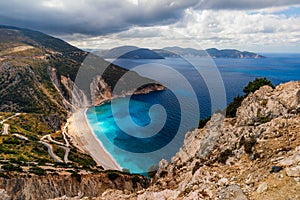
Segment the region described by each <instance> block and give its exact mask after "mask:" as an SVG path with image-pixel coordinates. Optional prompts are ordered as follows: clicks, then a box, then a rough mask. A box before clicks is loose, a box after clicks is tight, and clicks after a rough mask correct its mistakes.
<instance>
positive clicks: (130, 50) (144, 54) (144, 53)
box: [98, 46, 164, 59]
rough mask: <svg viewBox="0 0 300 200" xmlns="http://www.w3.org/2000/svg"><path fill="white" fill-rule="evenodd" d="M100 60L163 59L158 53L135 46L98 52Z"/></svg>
mask: <svg viewBox="0 0 300 200" xmlns="http://www.w3.org/2000/svg"><path fill="white" fill-rule="evenodd" d="M98 55H99V56H100V57H102V58H114V59H116V58H123V59H164V57H163V56H162V55H160V54H159V53H157V52H155V51H152V50H150V49H146V48H138V47H136V46H121V47H116V48H113V49H110V50H103V51H99V52H98Z"/></svg>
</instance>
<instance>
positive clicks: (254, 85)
mask: <svg viewBox="0 0 300 200" xmlns="http://www.w3.org/2000/svg"><path fill="white" fill-rule="evenodd" d="M264 85H269V86H271V87H272V88H274V85H273V84H272V82H271V81H269V80H268V79H267V78H256V79H255V80H254V81H250V82H249V83H248V85H247V86H246V87H244V89H243V92H244V93H245V95H243V96H237V97H235V98H234V99H233V102H231V103H230V104H229V105H228V107H227V108H226V116H227V117H235V116H236V111H237V109H238V107H240V106H241V103H242V101H243V100H244V99H245V98H246V97H247V96H248V95H249V94H250V93H251V92H255V91H256V90H258V89H259V88H260V87H262V86H264Z"/></svg>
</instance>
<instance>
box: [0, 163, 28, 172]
mask: <svg viewBox="0 0 300 200" xmlns="http://www.w3.org/2000/svg"><path fill="white" fill-rule="evenodd" d="M1 169H3V170H5V171H16V172H22V171H23V170H22V167H20V165H15V164H11V163H8V164H5V165H2V167H1Z"/></svg>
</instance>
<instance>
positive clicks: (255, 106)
mask: <svg viewBox="0 0 300 200" xmlns="http://www.w3.org/2000/svg"><path fill="white" fill-rule="evenodd" d="M299 102H300V83H299V82H290V83H286V84H281V85H279V86H277V87H276V88H275V89H274V90H273V89H272V88H271V87H270V86H263V87H261V88H260V90H258V91H256V92H255V93H252V94H250V95H249V96H248V97H247V98H246V99H245V100H244V101H243V103H242V105H241V107H240V108H239V109H238V110H237V123H238V125H239V126H243V125H254V124H255V123H257V124H259V123H262V122H265V121H270V120H271V119H274V118H277V117H279V116H286V115H287V114H292V113H298V112H299V110H300V105H299Z"/></svg>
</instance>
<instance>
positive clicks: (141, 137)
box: [86, 55, 300, 174]
mask: <svg viewBox="0 0 300 200" xmlns="http://www.w3.org/2000/svg"><path fill="white" fill-rule="evenodd" d="M267 56H268V58H266V59H215V60H214V62H215V63H216V65H217V67H218V69H219V72H220V74H221V76H222V79H223V81H224V86H225V90H226V99H227V102H230V101H232V99H233V97H234V96H236V95H238V94H242V89H243V87H244V86H245V85H246V84H247V83H248V82H249V81H251V80H254V79H255V78H256V77H267V78H269V79H270V80H272V82H273V83H274V84H276V85H277V84H279V83H282V82H287V81H290V80H300V55H267ZM150 62H151V63H157V62H158V63H159V64H164V65H168V66H172V68H174V69H176V70H177V71H178V72H180V73H181V74H182V75H183V76H184V77H185V78H186V79H187V80H188V81H189V82H190V83H191V85H192V87H193V89H194V91H195V93H196V95H197V98H198V102H199V109H200V115H199V118H206V117H208V116H210V115H211V113H212V112H213V110H212V100H211V99H210V93H211V92H212V91H209V90H208V87H207V86H206V85H205V81H204V79H203V77H201V76H199V74H197V73H196V71H195V70H194V69H193V66H191V64H189V63H188V62H186V61H184V60H180V59H178V58H174V59H165V60H122V59H121V60H117V61H115V63H116V64H118V65H121V66H123V67H126V68H128V69H132V68H134V67H135V66H138V65H141V64H146V63H150ZM193 62H198V63H200V64H199V65H202V66H205V62H204V61H203V60H201V59H195V60H193ZM152 73H154V74H158V75H159V76H163V78H164V79H166V80H170V81H174V80H173V79H174V76H172V74H161V73H160V72H159V71H157V72H155V71H154V72H152ZM208 76H209V75H208ZM206 78H210V77H206ZM175 81H176V80H175ZM212 84H213V83H212ZM187 93H188V92H187ZM178 95H182V96H185V98H188V96H189V94H185V93H184V92H182V91H181V92H180V93H179V92H177V93H176V92H174V91H170V90H165V91H157V92H152V93H149V94H145V95H134V96H132V97H131V98H120V99H116V100H114V101H113V103H111V102H109V103H106V104H104V105H101V106H98V107H92V108H89V109H88V110H87V112H86V115H87V118H88V121H89V123H90V125H91V127H92V128H93V130H94V132H95V134H96V135H97V137H98V139H99V140H100V141H101V142H102V143H103V146H104V147H105V148H106V150H107V151H108V152H109V153H110V154H111V155H112V156H113V158H114V159H115V160H116V161H117V162H118V163H119V165H120V166H121V167H122V168H125V169H128V170H130V172H131V173H140V174H145V173H147V171H148V169H149V167H151V166H152V165H157V164H158V162H159V161H160V160H161V159H162V158H165V159H167V160H168V159H170V158H171V157H172V156H174V155H175V153H176V152H178V149H179V148H180V147H181V146H182V143H183V139H184V134H185V133H186V132H187V131H188V130H190V129H192V128H195V127H196V126H197V124H195V123H187V122H188V121H193V119H195V118H197V116H195V113H193V112H191V113H189V115H187V118H188V119H187V120H186V121H182V111H181V107H180V104H179V102H178V100H177V99H178V98H177V97H178ZM128 101H129V108H128V106H127V103H126V102H128ZM112 105H113V109H112ZM154 105H161V106H163V107H164V109H165V114H166V119H165V120H164V116H163V114H162V112H161V110H159V109H151V108H152V107H153V106H154ZM187 106H189V107H190V108H191V109H190V110H192V109H193V108H195V106H198V105H194V104H193V103H191V104H190V105H187ZM220 109H222V108H220ZM127 110H129V112H126V111H127ZM150 110H151V113H149V111H150ZM132 123H134V124H135V125H132ZM150 125H154V126H150ZM148 126H149V128H148V129H147V130H145V129H141V128H140V127H148ZM157 127H161V128H160V129H159V131H157V130H156V128H157ZM148 131H149V133H151V131H153V132H156V133H157V134H155V135H151V134H150V136H149V133H148ZM174 141H175V142H174Z"/></svg>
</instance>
